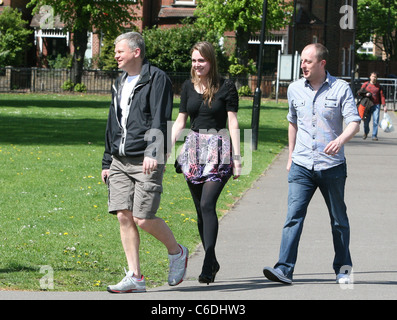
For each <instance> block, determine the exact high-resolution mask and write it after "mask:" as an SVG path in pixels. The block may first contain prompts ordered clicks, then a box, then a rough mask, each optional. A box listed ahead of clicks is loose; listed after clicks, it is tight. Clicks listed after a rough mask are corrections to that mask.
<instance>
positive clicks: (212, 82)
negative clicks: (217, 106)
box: [190, 41, 220, 106]
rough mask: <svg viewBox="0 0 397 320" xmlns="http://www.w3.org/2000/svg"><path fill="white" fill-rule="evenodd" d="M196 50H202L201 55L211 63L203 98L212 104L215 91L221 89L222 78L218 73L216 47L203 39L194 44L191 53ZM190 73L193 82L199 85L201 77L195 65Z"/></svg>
mask: <svg viewBox="0 0 397 320" xmlns="http://www.w3.org/2000/svg"><path fill="white" fill-rule="evenodd" d="M194 50H197V51H198V52H200V54H201V56H202V57H203V58H204V59H205V60H207V61H208V62H209V63H210V70H209V72H208V76H207V83H206V84H205V85H206V89H205V91H204V92H203V99H204V101H205V102H208V106H211V103H212V99H213V98H214V95H215V93H217V92H218V90H219V78H220V77H219V74H218V64H217V61H216V54H215V49H214V47H213V45H212V44H211V43H209V42H207V41H202V42H198V43H196V44H195V45H194V46H193V48H192V50H191V52H190V55H192V53H193V51H194ZM190 74H191V77H192V82H193V84H194V85H196V86H199V85H200V78H199V77H198V76H197V74H196V71H195V70H194V68H193V65H192V68H191V70H190Z"/></svg>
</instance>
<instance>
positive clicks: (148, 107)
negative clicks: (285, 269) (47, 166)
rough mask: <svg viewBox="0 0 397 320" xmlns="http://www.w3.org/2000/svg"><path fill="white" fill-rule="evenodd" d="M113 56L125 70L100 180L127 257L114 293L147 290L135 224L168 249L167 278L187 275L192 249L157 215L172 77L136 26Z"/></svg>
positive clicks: (176, 281)
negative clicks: (148, 54) (154, 61)
mask: <svg viewBox="0 0 397 320" xmlns="http://www.w3.org/2000/svg"><path fill="white" fill-rule="evenodd" d="M115 59H116V61H117V63H118V67H119V68H120V69H122V70H123V71H124V73H123V74H122V76H121V77H119V78H118V79H117V80H116V82H115V85H114V86H113V88H112V103H111V105H110V109H109V116H108V122H107V127H106V139H105V152H104V156H103V160H102V180H103V181H104V182H106V183H107V184H108V190H109V212H110V213H113V214H117V218H118V220H119V223H120V235H121V242H122V244H123V248H124V252H125V254H126V258H127V262H128V268H129V270H128V272H127V271H126V276H125V277H124V278H123V280H122V281H120V282H119V283H118V284H116V285H111V286H108V291H109V292H112V293H126V292H142V291H146V284H145V279H144V277H143V275H142V274H141V270H140V263H139V244H140V237H139V232H138V228H137V226H139V227H140V228H141V229H143V230H144V231H146V232H148V233H150V234H151V235H153V236H154V237H155V238H156V239H158V240H159V241H161V242H162V243H163V244H164V245H165V246H166V247H167V250H168V253H169V259H170V272H169V275H168V283H169V285H171V286H175V285H177V284H179V283H181V282H182V281H183V277H184V275H185V272H186V267H187V259H188V250H187V248H185V247H184V246H182V245H180V244H178V243H177V242H176V240H175V238H174V235H173V233H172V231H171V230H170V228H169V227H168V226H167V224H166V223H165V221H164V220H162V219H160V218H158V217H156V216H155V215H156V212H157V209H158V207H159V204H160V197H161V192H162V179H163V173H164V165H165V152H164V151H165V150H166V140H167V139H165V138H164V137H167V134H166V128H167V121H170V120H171V113H172V103H173V93H172V86H171V81H170V79H169V78H168V76H167V75H166V74H165V73H164V72H163V71H162V70H160V69H158V68H156V67H154V66H152V65H150V63H149V62H148V61H147V60H146V59H145V43H144V40H143V38H142V36H141V35H140V34H139V33H136V32H128V33H125V34H122V35H120V36H119V37H118V38H117V39H116V41H115Z"/></svg>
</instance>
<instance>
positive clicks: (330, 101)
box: [323, 96, 339, 120]
mask: <svg viewBox="0 0 397 320" xmlns="http://www.w3.org/2000/svg"><path fill="white" fill-rule="evenodd" d="M338 105H339V104H338V98H337V97H334V96H328V97H326V98H325V101H324V111H323V116H324V118H325V119H327V120H332V119H334V118H335V116H336V115H337V113H338V112H339V108H338Z"/></svg>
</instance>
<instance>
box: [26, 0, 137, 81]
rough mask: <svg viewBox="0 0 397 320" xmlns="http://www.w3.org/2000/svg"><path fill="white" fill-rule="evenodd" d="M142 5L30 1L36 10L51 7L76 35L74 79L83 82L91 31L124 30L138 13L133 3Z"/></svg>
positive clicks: (126, 0)
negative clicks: (132, 6)
mask: <svg viewBox="0 0 397 320" xmlns="http://www.w3.org/2000/svg"><path fill="white" fill-rule="evenodd" d="M134 3H136V4H137V6H139V4H140V1H135V0H117V1H113V0H31V1H30V4H29V5H30V6H33V7H34V10H33V12H34V13H37V12H38V11H39V10H40V8H41V7H42V6H44V5H47V6H51V7H52V9H53V10H54V15H56V16H59V17H60V20H61V21H62V22H63V23H64V24H65V29H66V30H67V31H69V32H71V33H72V34H73V39H72V41H73V44H74V47H75V51H74V54H73V67H72V72H71V74H72V79H71V81H72V82H74V83H81V76H82V73H83V64H84V56H85V51H86V49H87V42H88V33H89V32H91V31H93V30H94V31H97V32H99V31H103V32H108V33H110V34H117V33H121V32H122V31H123V30H124V28H125V27H126V26H127V25H128V24H129V23H131V22H133V21H134V20H137V17H136V14H135V12H134V11H132V10H131V4H134Z"/></svg>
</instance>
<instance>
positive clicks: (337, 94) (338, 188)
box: [263, 43, 361, 284]
mask: <svg viewBox="0 0 397 320" xmlns="http://www.w3.org/2000/svg"><path fill="white" fill-rule="evenodd" d="M327 58H328V50H327V49H326V48H325V47H324V46H323V45H321V44H318V43H316V44H310V45H308V46H306V47H305V48H304V49H303V51H302V54H301V69H302V72H303V78H302V79H300V80H298V81H296V82H293V83H292V84H291V85H290V86H289V88H288V103H289V112H288V116H287V119H288V121H289V128H288V140H289V158H288V163H287V170H288V171H289V174H288V183H289V192H288V213H287V219H286V222H285V225H284V228H283V234H282V240H281V246H280V256H279V261H278V262H277V264H276V265H275V267H274V268H270V267H265V268H264V269H263V273H264V275H265V276H266V277H267V278H268V279H269V280H272V281H278V282H282V283H285V284H291V283H292V275H293V271H294V267H295V263H296V259H297V253H298V245H299V239H300V236H301V233H302V228H303V222H304V219H305V217H306V212H307V207H308V205H309V203H310V200H311V199H312V197H313V195H314V193H315V191H316V190H317V188H319V189H320V191H321V193H322V195H323V197H324V200H325V202H326V204H327V207H328V211H329V215H330V219H331V225H332V235H333V242H334V250H335V257H334V261H333V268H334V271H335V274H336V279H337V282H338V283H350V282H351V281H350V277H349V274H350V271H351V267H352V261H351V257H350V251H349V240H350V227H349V220H348V217H347V213H346V205H345V201H344V189H345V182H346V176H347V169H346V159H345V154H344V147H343V146H344V144H345V143H347V142H348V141H349V140H350V139H351V138H352V137H353V136H354V135H355V134H356V133H357V132H359V130H360V120H361V119H360V116H359V114H358V111H357V107H356V104H355V101H354V96H353V93H352V91H351V89H350V87H349V85H348V84H347V83H346V82H345V81H343V80H339V79H336V78H335V77H332V76H331V75H330V74H329V73H328V72H327V71H326V69H325V66H326V63H327ZM343 121H344V122H345V124H346V126H345V128H344V126H343Z"/></svg>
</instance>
